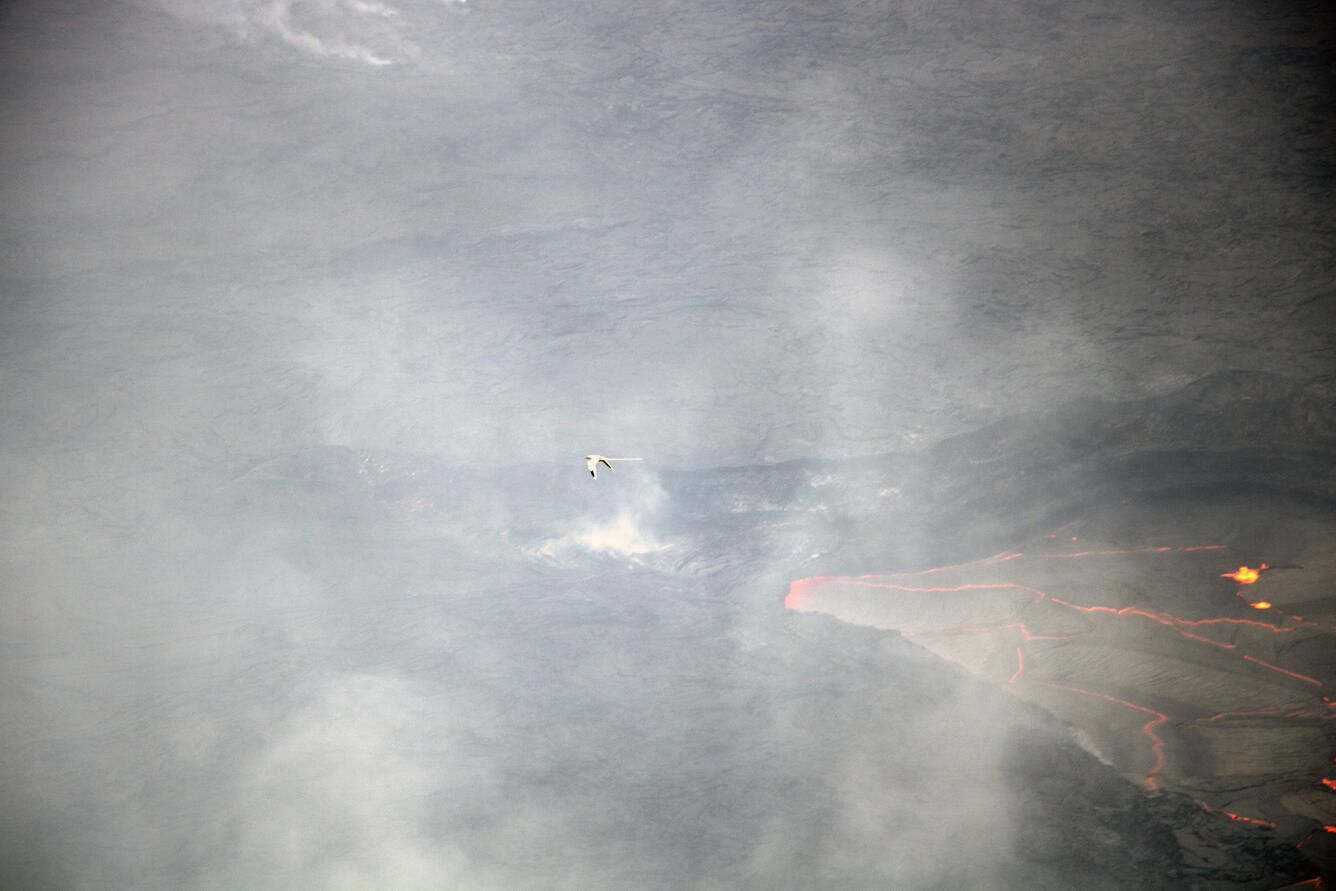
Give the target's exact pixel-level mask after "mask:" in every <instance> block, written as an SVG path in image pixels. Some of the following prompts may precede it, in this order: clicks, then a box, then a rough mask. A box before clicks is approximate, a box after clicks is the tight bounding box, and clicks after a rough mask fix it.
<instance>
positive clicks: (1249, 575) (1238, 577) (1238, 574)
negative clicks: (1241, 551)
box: [1220, 563, 1270, 585]
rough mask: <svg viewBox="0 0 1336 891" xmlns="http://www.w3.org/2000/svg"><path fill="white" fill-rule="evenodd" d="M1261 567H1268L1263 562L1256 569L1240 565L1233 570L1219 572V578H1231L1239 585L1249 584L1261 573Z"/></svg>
mask: <svg viewBox="0 0 1336 891" xmlns="http://www.w3.org/2000/svg"><path fill="white" fill-rule="evenodd" d="M1263 569H1270V567H1269V566H1267V565H1266V564H1265V563H1263V564H1262V565H1260V566H1258V567H1257V568H1256V569H1249V568H1248V567H1247V566H1240V567H1239V568H1238V569H1236V570H1235V571H1234V572H1222V573H1220V578H1222V579H1233V580H1234V581H1236V582H1238V583H1239V584H1240V585H1251V584H1252V583H1253V582H1255V581H1257V578H1258V576H1260V575H1261V574H1262V570H1263Z"/></svg>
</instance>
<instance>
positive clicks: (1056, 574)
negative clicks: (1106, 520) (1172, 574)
mask: <svg viewBox="0 0 1336 891" xmlns="http://www.w3.org/2000/svg"><path fill="white" fill-rule="evenodd" d="M1061 532H1063V530H1058V531H1057V532H1054V533H1053V534H1051V535H1048V536H1047V538H1048V539H1049V540H1050V541H1051V542H1053V544H1051V545H1047V547H1051V548H1052V550H1051V551H1048V552H1044V551H1042V550H1040V549H1037V548H1036V547H1032V544H1033V543H1027V544H1026V545H1025V546H1024V547H1017V548H1013V549H1008V550H1005V551H1002V552H1000V553H997V554H994V555H993V556H991V557H985V558H982V559H979V560H973V561H968V562H963V563H957V564H953V565H950V566H939V567H935V568H931V569H925V570H920V571H910V572H896V573H884V574H876V575H861V576H826V577H817V578H808V579H798V580H796V581H794V582H792V584H791V585H790V588H789V592H788V596H787V597H786V598H785V600H784V605H785V606H786V607H787V608H789V609H796V610H815V611H820V612H828V613H830V614H832V615H835V616H836V617H837V618H842V619H845V620H846V621H851V622H854V623H855V624H870V625H873V627H881V628H886V629H895V630H898V631H899V632H900V635H901V636H902V637H904V638H905V639H908V640H914V641H917V642H919V643H921V645H923V646H924V647H925V648H927V649H928V650H930V651H931V652H934V653H936V654H938V655H939V656H942V657H943V658H947V659H950V660H952V661H955V662H957V663H958V664H961V665H964V666H966V667H969V668H971V670H973V671H976V672H977V673H980V674H981V676H986V677H991V678H992V679H994V680H995V681H996V682H997V683H1000V684H1005V685H1006V686H1007V688H1008V689H1009V690H1010V691H1012V692H1013V693H1014V694H1015V695H1017V696H1019V697H1021V698H1023V699H1031V698H1032V694H1033V693H1035V692H1038V688H1047V689H1048V690H1051V691H1053V694H1056V695H1058V696H1065V697H1067V700H1068V701H1067V702H1066V703H1064V702H1062V701H1061V700H1053V699H1051V698H1049V696H1048V695H1046V696H1045V697H1044V701H1045V704H1046V705H1049V707H1050V708H1055V709H1056V713H1057V714H1059V715H1060V716H1065V715H1076V716H1078V717H1077V723H1078V724H1080V723H1081V721H1083V720H1085V721H1090V722H1092V723H1091V726H1093V727H1098V726H1099V725H1100V722H1102V721H1103V722H1107V720H1108V719H1107V718H1099V717H1095V718H1091V717H1090V716H1091V715H1092V714H1095V713H1093V712H1092V711H1091V707H1092V706H1093V705H1096V704H1097V703H1098V702H1100V701H1102V702H1105V703H1110V704H1112V705H1113V706H1115V707H1117V708H1116V709H1115V711H1116V710H1118V709H1130V710H1133V712H1139V713H1140V714H1141V715H1142V716H1144V717H1143V718H1142V719H1141V720H1135V719H1134V720H1135V723H1137V724H1140V731H1141V734H1140V735H1141V736H1142V737H1144V740H1145V741H1144V742H1142V743H1141V744H1140V745H1141V747H1142V748H1141V751H1142V752H1144V755H1142V756H1140V757H1137V758H1136V760H1137V761H1139V762H1140V764H1141V767H1140V770H1137V771H1136V773H1138V774H1141V776H1142V777H1143V779H1142V782H1143V783H1144V785H1145V786H1146V787H1147V788H1149V789H1152V790H1155V789H1161V788H1163V787H1165V786H1169V785H1170V784H1174V785H1178V784H1180V783H1182V782H1183V781H1184V780H1185V779H1187V778H1186V777H1184V776H1181V775H1179V774H1180V771H1178V770H1176V769H1175V768H1176V767H1177V766H1178V765H1176V764H1175V763H1174V760H1173V758H1172V757H1171V755H1173V754H1174V753H1175V752H1177V751H1178V748H1177V747H1179V746H1184V745H1189V744H1193V745H1201V746H1203V747H1205V748H1207V749H1209V748H1210V747H1211V746H1217V745H1218V746H1220V747H1221V750H1222V751H1230V750H1229V749H1228V746H1230V745H1237V744H1235V743H1233V742H1229V743H1226V742H1223V740H1226V739H1232V738H1233V737H1234V736H1235V735H1236V734H1235V733H1234V731H1233V730H1231V729H1230V728H1229V725H1224V727H1223V728H1222V725H1221V724H1220V723H1219V722H1222V721H1226V720H1231V721H1247V722H1250V724H1249V725H1248V726H1257V722H1259V721H1267V722H1279V721H1284V720H1287V719H1288V720H1294V721H1298V722H1305V723H1306V724H1307V725H1308V726H1311V722H1316V721H1327V720H1336V701H1333V699H1332V697H1330V696H1327V695H1325V694H1326V693H1327V692H1328V690H1327V688H1326V684H1325V683H1324V682H1323V681H1322V680H1319V679H1318V678H1316V677H1310V676H1308V675H1305V674H1300V673H1299V672H1297V671H1294V670H1292V669H1291V668H1288V667H1282V666H1281V665H1278V664H1275V662H1272V661H1266V660H1264V659H1262V658H1259V656H1266V657H1267V659H1268V660H1271V659H1277V658H1278V657H1280V659H1281V660H1284V659H1285V658H1286V655H1285V654H1286V653H1289V652H1290V650H1289V648H1282V647H1279V646H1273V645H1271V644H1269V643H1267V642H1266V640H1265V638H1266V637H1270V636H1271V635H1275V636H1278V637H1279V636H1281V635H1284V636H1285V637H1286V638H1302V639H1308V638H1309V637H1311V636H1312V635H1320V634H1324V633H1330V632H1332V631H1336V625H1328V624H1325V623H1323V622H1313V621H1304V620H1303V619H1301V618H1299V617H1296V616H1290V615H1288V614H1287V613H1283V612H1282V611H1281V610H1276V611H1275V612H1272V613H1270V614H1268V618H1270V619H1272V621H1258V620H1255V619H1247V618H1242V617H1240V616H1239V610H1241V609H1242V607H1240V606H1239V605H1238V604H1237V603H1236V602H1234V601H1233V600H1232V598H1231V599H1230V605H1229V606H1226V605H1221V606H1220V610H1221V611H1220V612H1219V613H1217V614H1215V615H1213V616H1212V615H1207V616H1201V617H1182V616H1178V615H1173V614H1170V613H1168V612H1165V611H1163V610H1161V609H1160V608H1158V606H1156V605H1155V600H1154V599H1153V597H1148V596H1147V593H1146V592H1148V591H1151V590H1153V588H1152V587H1151V586H1152V585H1153V583H1152V582H1148V583H1147V584H1146V586H1145V587H1143V588H1139V589H1135V590H1129V589H1128V588H1126V587H1122V588H1119V587H1118V584H1121V583H1118V584H1115V585H1114V586H1113V587H1112V588H1109V589H1107V590H1118V591H1121V596H1122V597H1123V598H1124V599H1123V600H1122V602H1114V603H1110V604H1099V603H1089V596H1088V595H1087V596H1082V594H1083V593H1084V592H1086V591H1093V590H1096V588H1095V587H1094V586H1092V585H1091V584H1089V583H1088V582H1086V581H1085V579H1084V578H1082V576H1080V575H1077V574H1074V573H1073V572H1072V571H1071V570H1066V569H1063V568H1062V566H1061V564H1067V563H1070V562H1071V561H1074V560H1075V561H1080V562H1083V563H1084V562H1089V563H1094V564H1096V567H1092V571H1091V572H1089V573H1086V574H1084V575H1085V576H1087V577H1090V578H1094V577H1097V576H1102V575H1103V574H1104V568H1105V567H1109V568H1112V567H1113V566H1114V565H1115V564H1114V563H1113V562H1110V561H1117V564H1118V565H1119V566H1122V565H1125V564H1122V562H1121V561H1122V560H1125V559H1129V558H1131V557H1133V556H1134V555H1135V556H1138V557H1142V556H1144V557H1145V558H1152V557H1153V559H1155V560H1163V559H1169V558H1170V556H1171V555H1175V554H1177V555H1187V554H1190V553H1195V552H1205V551H1213V550H1223V549H1224V548H1225V547H1226V546H1225V545H1218V544H1201V545H1191V546H1182V545H1179V546H1154V547H1150V546H1148V547H1133V548H1103V549H1102V548H1099V547H1098V546H1096V547H1090V544H1089V543H1091V540H1090V539H1088V538H1084V537H1081V538H1080V539H1079V540H1080V541H1081V545H1080V547H1082V549H1081V550H1077V545H1075V542H1077V541H1078V537H1077V536H1073V535H1072V534H1071V532H1070V531H1066V534H1061V535H1060V534H1059V533H1061ZM1058 542H1061V543H1062V544H1061V545H1059V544H1058ZM1062 547H1065V548H1066V550H1059V548H1062ZM1153 555H1164V556H1163V557H1159V556H1153ZM1179 559H1187V558H1186V557H1185V556H1184V557H1180V558H1179ZM1196 559H1201V560H1205V559H1209V558H1208V557H1205V556H1202V557H1200V558H1196ZM1268 568H1269V567H1268V565H1267V564H1266V563H1262V564H1260V565H1259V566H1257V567H1256V568H1252V567H1249V566H1247V565H1244V566H1240V567H1239V568H1238V569H1237V570H1235V571H1234V572H1227V573H1219V575H1220V576H1221V577H1224V578H1229V579H1233V580H1234V581H1236V582H1237V583H1238V584H1239V585H1240V586H1242V585H1251V584H1254V583H1255V582H1256V581H1257V580H1258V578H1259V577H1260V575H1261V573H1262V572H1263V571H1265V570H1267V569H1268ZM1143 572H1144V573H1145V576H1143V577H1146V578H1151V577H1153V575H1154V574H1155V573H1154V572H1153V571H1151V570H1150V569H1149V568H1147V569H1145V570H1143ZM1213 572H1215V569H1214V568H1208V567H1207V566H1205V565H1202V566H1201V575H1200V578H1201V583H1200V584H1201V589H1200V590H1201V591H1202V592H1203V593H1204V592H1207V591H1208V590H1209V589H1210V588H1211V586H1215V585H1216V583H1213V582H1210V577H1211V575H1210V574H1211V573H1213ZM930 576H931V577H932V579H931V581H933V582H938V584H930V583H928V582H929V577H930ZM1177 577H1181V572H1180V574H1179V576H1177ZM1056 585H1064V587H1062V588H1058V587H1056ZM1101 587H1102V586H1101ZM1045 588H1048V589H1050V590H1051V591H1052V593H1050V590H1044V589H1045ZM1216 591H1217V592H1218V587H1217V588H1216ZM1235 593H1236V595H1237V596H1238V597H1239V598H1240V599H1242V600H1243V601H1244V603H1246V604H1247V605H1248V608H1250V609H1255V610H1265V609H1272V608H1273V604H1272V603H1271V602H1270V601H1267V600H1257V601H1252V600H1251V599H1250V598H1247V597H1245V596H1244V595H1243V594H1242V591H1241V590H1240V591H1236V592H1235ZM1055 594H1057V595H1061V596H1054V595H1055ZM1211 596H1215V595H1214V594H1211ZM1083 600H1084V601H1086V602H1082V601H1083ZM1184 602H1194V601H1192V600H1185V601H1184ZM1082 615H1084V616H1086V617H1088V618H1078V616H1082ZM1147 622H1149V623H1150V629H1146V628H1145V627H1143V628H1141V629H1138V628H1135V627H1129V626H1134V625H1135V624H1143V625H1144V623H1147ZM1158 628H1163V629H1165V630H1166V631H1168V632H1172V633H1174V634H1176V635H1177V636H1179V637H1181V638H1182V639H1183V640H1184V642H1185V646H1189V647H1191V648H1192V649H1191V650H1184V651H1182V652H1183V653H1186V654H1187V655H1174V656H1165V655H1158V656H1157V655H1156V653H1157V651H1156V649H1155V648H1156V647H1164V646H1168V644H1167V643H1166V642H1164V641H1159V642H1156V641H1157V640H1158V639H1157V638H1156V637H1155V636H1154V635H1157V634H1159V633H1160V632H1159V631H1158V630H1152V629H1158ZM1148 634H1149V635H1150V637H1149V641H1150V642H1149V643H1148V644H1147V647H1146V650H1145V653H1146V654H1147V655H1150V656H1151V657H1152V658H1151V659H1150V660H1147V659H1144V658H1143V659H1139V660H1136V661H1135V662H1133V663H1131V665H1132V666H1133V667H1131V668H1129V669H1128V674H1126V675H1119V674H1117V673H1111V674H1104V675H1101V674H1098V673H1092V674H1090V675H1089V676H1088V677H1089V680H1087V681H1085V682H1084V683H1081V684H1076V683H1072V681H1074V680H1075V679H1074V678H1071V677H1070V676H1067V675H1065V674H1064V673H1062V672H1063V667H1062V666H1063V665H1064V662H1063V661H1062V660H1063V659H1064V658H1073V657H1072V656H1070V655H1069V654H1070V653H1071V652H1072V650H1067V649H1065V648H1066V647H1067V646H1068V644H1067V643H1065V642H1068V641H1070V642H1072V644H1071V646H1072V648H1073V650H1075V649H1078V648H1083V647H1087V646H1088V647H1089V649H1088V650H1083V652H1085V653H1088V654H1090V655H1089V657H1088V658H1090V659H1092V660H1094V661H1093V662H1092V664H1094V665H1104V666H1108V667H1110V668H1113V667H1116V665H1117V663H1116V662H1115V661H1114V657H1113V656H1110V655H1109V654H1110V653H1117V652H1119V651H1121V650H1123V649H1124V648H1125V647H1126V644H1125V643H1123V642H1122V641H1124V640H1130V639H1136V640H1142V639H1146V636H1147V635H1148ZM975 636H977V637H975ZM962 639H964V640H962ZM976 640H977V641H978V643H977V645H976V644H975V641H976ZM1203 644H1204V645H1206V647H1201V646H1200V645H1203ZM1012 646H1014V647H1015V654H1016V655H1015V661H1014V662H1012V661H1011V659H1010V658H1009V657H1010V651H1011V648H1012ZM1259 648H1260V649H1259ZM1204 650H1205V651H1206V652H1203V651H1204ZM1249 650H1251V651H1253V652H1257V653H1258V654H1259V655H1253V654H1252V652H1248V651H1249ZM1062 654H1068V655H1062ZM1169 658H1177V659H1180V660H1181V661H1182V662H1183V663H1185V664H1187V665H1188V666H1189V668H1188V670H1189V671H1192V670H1196V669H1207V667H1209V666H1213V665H1214V666H1218V667H1219V670H1222V671H1229V672H1230V673H1231V675H1232V676H1234V677H1238V678H1249V677H1251V680H1244V681H1241V683H1245V684H1257V683H1266V684H1270V685H1273V686H1272V687H1271V688H1267V687H1252V688H1250V689H1252V690H1254V691H1256V690H1265V689H1275V690H1279V691H1282V693H1281V695H1282V699H1281V700H1279V701H1276V702H1275V703H1274V704H1271V707H1267V705H1268V704H1269V703H1270V700H1236V701H1230V700H1220V699H1219V698H1218V697H1219V696H1220V695H1222V694H1221V693H1220V690H1222V689H1225V686H1226V685H1222V686H1221V687H1219V688H1216V689H1215V690H1214V691H1213V692H1211V693H1210V694H1209V696H1207V698H1205V699H1203V701H1202V702H1200V703H1193V702H1192V700H1191V696H1190V694H1185V696H1184V697H1183V698H1182V699H1181V700H1180V699H1178V698H1177V693H1178V691H1176V690H1174V689H1173V687H1172V678H1170V679H1169V680H1168V682H1166V676H1165V675H1164V672H1165V671H1172V670H1174V669H1173V663H1171V662H1168V661H1164V660H1167V659H1169ZM1155 659H1161V660H1162V661H1160V662H1158V663H1156V662H1154V660H1155ZM1099 660H1105V661H1104V662H1102V663H1101V662H1100V661H1099ZM1221 660H1240V662H1246V663H1247V667H1246V668H1244V666H1243V665H1242V664H1239V663H1235V664H1236V665H1237V669H1228V668H1227V667H1225V666H1226V665H1227V662H1222V661H1221ZM1152 665H1162V666H1167V667H1166V668H1158V667H1156V668H1152V667H1151V666H1152ZM1100 670H1103V669H1100ZM1207 670H1209V669H1207ZM1055 672H1058V673H1057V674H1055ZM1263 672H1264V673H1265V674H1269V675H1271V677H1270V679H1268V680H1266V681H1265V682H1260V681H1258V680H1257V678H1258V677H1259V676H1260V675H1261V674H1262V673H1263ZM1277 675H1279V676H1283V677H1277ZM1137 678H1145V679H1148V680H1149V681H1150V682H1152V684H1154V685H1158V686H1157V687H1155V688H1142V687H1138V686H1135V684H1136V680H1135V679H1137ZM1296 682H1297V683H1296ZM1305 686H1306V687H1308V690H1307V692H1302V691H1299V690H1296V689H1295V688H1296V687H1305ZM1313 688H1316V689H1313ZM1132 690H1137V691H1138V692H1136V693H1130V692H1129V691H1132ZM1241 695H1242V694H1241ZM1249 695H1253V696H1255V695H1257V694H1256V693H1255V692H1254V693H1252V694H1249ZM1210 697H1216V698H1215V699H1211V698H1210ZM1076 700H1082V701H1083V702H1084V704H1081V703H1078V702H1076ZM1214 702H1219V705H1208V703H1214ZM1231 705H1232V706H1233V708H1230V707H1229V706H1231ZM1170 706H1173V708H1172V709H1171V708H1170ZM1220 706H1224V707H1225V708H1224V710H1219V709H1220ZM1106 714H1112V712H1106ZM1119 720H1121V719H1119ZM1269 726H1274V724H1272V725H1269ZM1213 728H1215V729H1213ZM1129 729H1130V728H1129ZM1212 734H1214V735H1212ZM1213 740H1221V742H1214V741H1213ZM1171 747H1173V749H1172V751H1171ZM1147 748H1148V749H1149V751H1146V749H1147ZM1133 751H1135V749H1134V750H1133ZM1333 760H1334V761H1336V759H1333ZM1143 771H1144V773H1143ZM1322 784H1323V786H1324V787H1326V788H1327V789H1330V790H1331V791H1333V792H1336V779H1323V780H1322ZM1184 791H1186V790H1184ZM1197 803H1198V804H1199V805H1200V806H1201V807H1202V808H1203V809H1204V810H1206V811H1208V812H1210V813H1213V814H1217V815H1219V816H1222V817H1226V818H1228V819H1230V820H1234V821H1238V822H1240V823H1245V824H1248V825H1252V826H1257V827H1266V828H1275V824H1274V823H1272V822H1271V821H1269V820H1265V819H1261V818H1260V815H1259V816H1245V815H1243V814H1237V813H1233V812H1231V811H1228V810H1224V809H1223V808H1218V809H1217V808H1212V807H1211V806H1210V805H1208V804H1207V803H1206V802H1205V801H1201V800H1199V799H1198V800H1197ZM1326 831H1328V832H1336V827H1327V828H1326Z"/></svg>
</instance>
